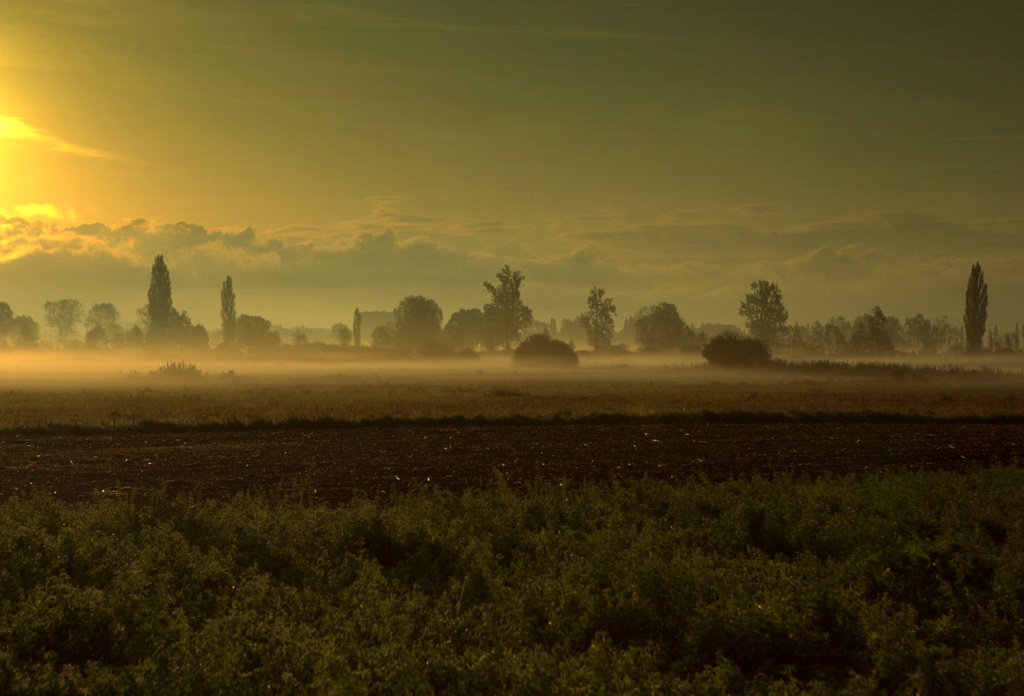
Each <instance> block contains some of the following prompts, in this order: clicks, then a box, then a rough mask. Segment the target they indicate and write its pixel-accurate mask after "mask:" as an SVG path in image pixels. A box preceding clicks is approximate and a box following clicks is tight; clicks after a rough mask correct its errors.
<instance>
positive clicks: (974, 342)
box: [964, 263, 988, 352]
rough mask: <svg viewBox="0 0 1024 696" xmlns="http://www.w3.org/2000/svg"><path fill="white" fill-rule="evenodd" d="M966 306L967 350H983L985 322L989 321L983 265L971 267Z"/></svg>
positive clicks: (965, 331)
mask: <svg viewBox="0 0 1024 696" xmlns="http://www.w3.org/2000/svg"><path fill="white" fill-rule="evenodd" d="M966 296H967V299H966V305H965V307H964V333H965V335H966V337H967V350H968V351H970V352H977V351H979V350H981V341H982V339H983V338H984V337H985V322H986V321H987V320H988V283H986V282H985V274H984V273H982V271H981V264H980V263H975V264H974V265H973V266H971V277H970V278H968V279H967V293H966Z"/></svg>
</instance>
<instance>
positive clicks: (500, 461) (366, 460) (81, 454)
mask: <svg viewBox="0 0 1024 696" xmlns="http://www.w3.org/2000/svg"><path fill="white" fill-rule="evenodd" d="M1022 453H1024V425H1020V424H978V423H924V424H921V423H916V424H907V423H902V424H897V423H892V424H886V423H770V424H766V423H759V424H740V423H712V424H686V425H681V424H674V425H597V424H588V425H581V424H576V425H568V424H559V425H519V426H515V425H493V426H491V425H488V426H463V427H444V426H433V427H420V426H411V425H403V426H392V427H381V426H362V427H349V428H337V429H330V428H324V429H296V430H269V429H268V430H246V431H242V430H234V431H230V430H228V431H222V432H194V431H193V432H178V433H171V434H146V433H109V434H90V435H60V434H44V435H26V434H9V433H8V434H2V435H0V496H2V497H7V496H10V495H12V494H25V493H28V492H31V491H37V490H44V491H47V492H50V493H52V494H53V495H55V496H57V497H59V498H61V499H65V500H78V499H84V498H89V497H91V496H93V495H94V494H97V493H99V494H101V495H118V496H121V495H130V494H132V493H133V492H142V493H145V492H146V491H152V490H157V489H165V490H167V491H169V492H175V493H177V492H197V493H198V494H200V495H202V496H209V497H215V498H221V499H223V498H227V497H230V496H232V495H233V494H235V493H238V492H242V491H249V492H260V491H269V492H280V491H291V490H296V488H298V489H300V490H303V491H305V494H306V495H307V496H308V498H309V499H310V500H311V501H314V502H328V503H334V502H340V501H344V500H347V499H349V498H351V497H353V496H358V495H362V496H371V497H373V496H379V495H384V494H387V493H389V492H391V491H409V490H422V489H426V488H432V487H433V488H441V489H445V490H450V491H454V492H460V491H464V490H467V489H475V488H482V487H487V486H490V485H493V484H494V482H495V480H496V472H498V473H500V474H501V476H502V477H504V479H505V481H506V482H507V483H508V485H509V486H511V487H515V488H518V487H522V486H528V485H529V484H530V483H531V482H533V481H535V480H536V479H538V478H541V479H543V480H545V481H553V482H566V483H569V484H572V483H577V482H582V481H608V480H613V479H620V480H622V479H631V478H640V477H643V476H647V477H650V478H652V479H662V480H682V479H685V478H687V477H693V476H699V475H705V476H708V477H710V478H713V479H721V478H728V477H732V476H745V475H751V474H754V473H762V474H767V475H770V474H773V473H778V472H784V471H808V472H814V473H826V472H827V473H835V474H843V473H850V472H865V471H876V470H882V469H886V468H893V467H904V468H914V469H916V468H945V469H955V468H958V467H962V466H965V465H967V464H968V463H972V462H977V463H981V464H994V463H1005V464H1009V463H1017V462H1019V461H1020V458H1021V456H1022Z"/></svg>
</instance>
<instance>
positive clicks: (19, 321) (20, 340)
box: [10, 314, 39, 348]
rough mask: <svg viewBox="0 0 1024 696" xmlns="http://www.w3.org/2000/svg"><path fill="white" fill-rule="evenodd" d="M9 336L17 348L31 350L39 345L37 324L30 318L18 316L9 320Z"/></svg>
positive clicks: (23, 315) (22, 315)
mask: <svg viewBox="0 0 1024 696" xmlns="http://www.w3.org/2000/svg"><path fill="white" fill-rule="evenodd" d="M10 335H11V336H12V337H13V338H14V345H16V346H17V347H18V348H32V347H34V346H36V345H37V344H38V343H39V324H37V323H36V320H35V319H33V318H32V317H30V316H27V315H25V314H21V315H18V316H16V317H14V319H13V320H11V333H10Z"/></svg>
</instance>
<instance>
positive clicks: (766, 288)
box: [740, 280, 789, 344]
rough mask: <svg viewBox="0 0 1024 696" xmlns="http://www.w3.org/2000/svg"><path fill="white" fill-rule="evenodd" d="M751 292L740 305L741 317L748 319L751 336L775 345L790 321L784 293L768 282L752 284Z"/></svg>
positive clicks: (760, 281) (748, 329) (761, 281)
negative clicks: (784, 303) (783, 297)
mask: <svg viewBox="0 0 1024 696" xmlns="http://www.w3.org/2000/svg"><path fill="white" fill-rule="evenodd" d="M750 290H751V292H748V293H747V295H746V297H745V298H744V300H743V302H741V303H740V316H741V317H743V318H744V319H746V321H747V331H749V332H750V335H751V336H753V337H754V338H756V339H758V340H761V341H764V342H765V343H769V344H770V343H774V342H775V340H776V338H777V337H778V335H779V331H781V330H782V327H783V326H785V325H786V321H787V320H788V319H789V312H788V311H786V308H785V307H784V306H783V304H782V291H781V290H779V286H778V285H777V284H775V283H769V282H768V281H767V280H757V281H755V282H753V283H751V284H750Z"/></svg>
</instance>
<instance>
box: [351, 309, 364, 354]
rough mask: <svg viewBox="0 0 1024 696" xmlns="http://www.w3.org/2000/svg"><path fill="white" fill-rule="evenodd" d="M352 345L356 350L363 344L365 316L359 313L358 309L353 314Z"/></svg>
mask: <svg viewBox="0 0 1024 696" xmlns="http://www.w3.org/2000/svg"><path fill="white" fill-rule="evenodd" d="M352 344H353V345H354V346H355V347H356V348H358V347H359V346H361V345H362V344H363V315H362V314H361V313H360V312H359V308H358V307H356V311H355V312H354V313H353V314H352Z"/></svg>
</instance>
